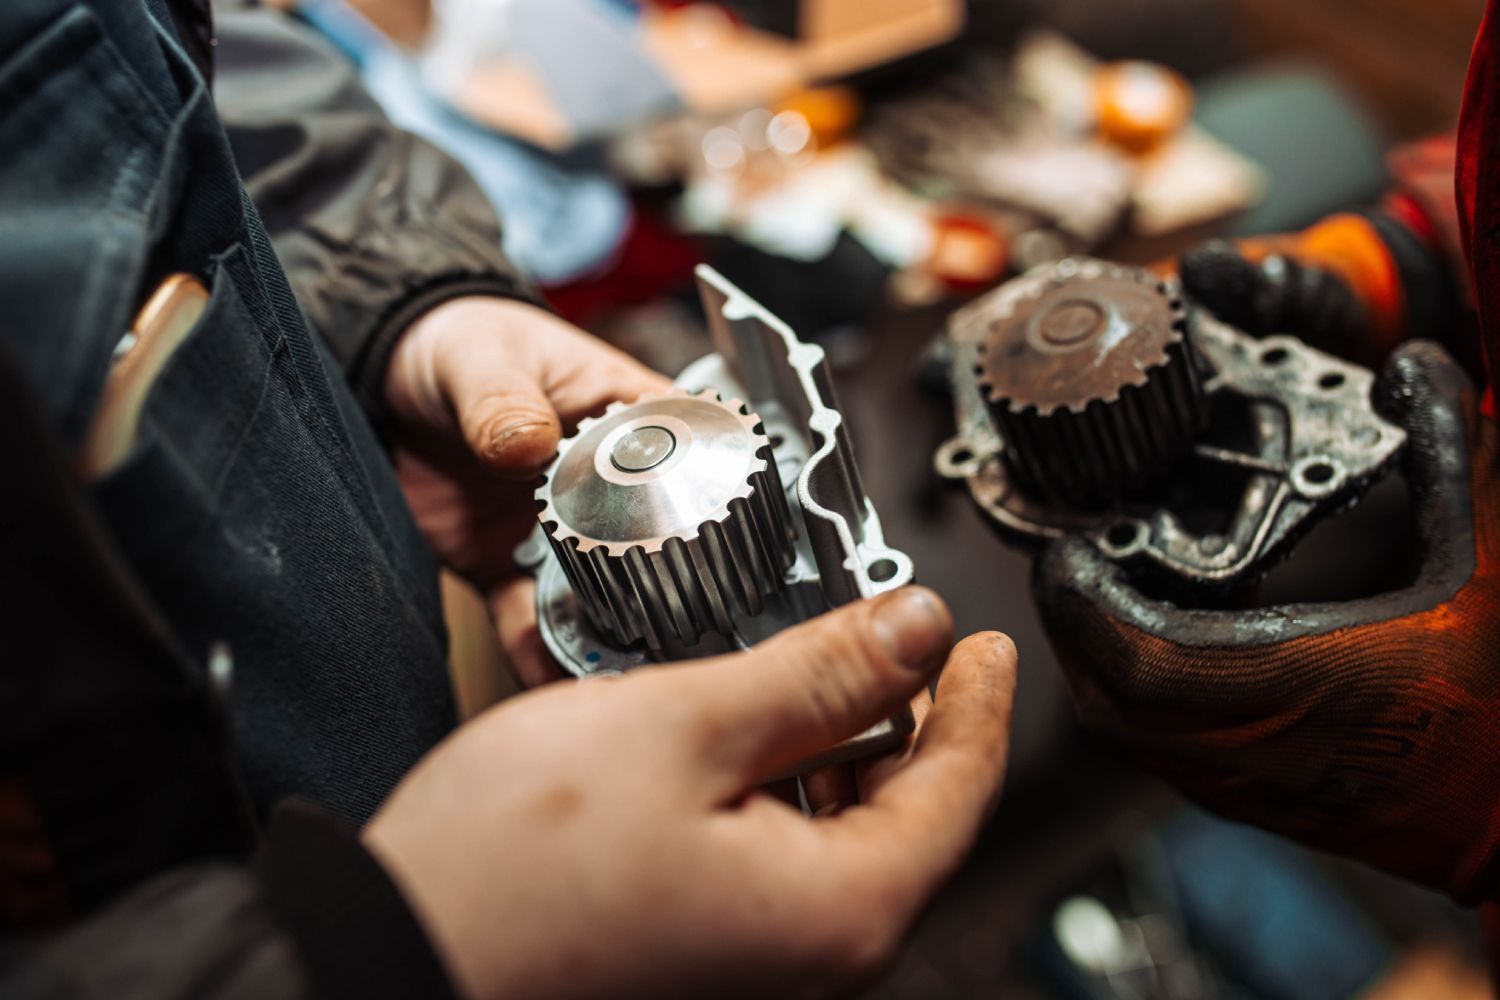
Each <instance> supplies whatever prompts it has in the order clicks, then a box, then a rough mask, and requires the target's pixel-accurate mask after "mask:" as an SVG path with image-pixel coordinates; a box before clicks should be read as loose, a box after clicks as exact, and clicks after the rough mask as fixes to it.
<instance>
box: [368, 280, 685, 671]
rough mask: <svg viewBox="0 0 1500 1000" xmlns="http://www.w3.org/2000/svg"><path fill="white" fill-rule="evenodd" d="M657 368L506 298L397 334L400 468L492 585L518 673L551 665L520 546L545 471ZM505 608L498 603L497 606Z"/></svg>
mask: <svg viewBox="0 0 1500 1000" xmlns="http://www.w3.org/2000/svg"><path fill="white" fill-rule="evenodd" d="M669 384H670V383H669V381H668V380H667V379H666V378H665V377H663V376H662V375H659V374H657V373H656V372H653V371H651V370H650V369H648V368H645V367H644V366H642V365H641V364H639V363H637V362H636V361H634V360H632V359H631V358H630V357H629V356H627V355H625V354H623V353H621V352H620V351H617V350H615V349H614V348H612V347H610V346H609V345H607V344H605V343H603V342H602V341H599V340H596V339H595V338H593V337H591V336H589V335H588V334H586V333H584V332H583V331H582V330H579V329H577V328H576V327H573V326H571V325H569V324H568V323H565V322H563V321H562V320H560V319H558V318H557V317H555V316H553V315H551V314H550V313H548V312H546V311H544V310H542V309H539V308H537V307H536V306H533V305H528V304H527V303H524V302H516V301H511V300H508V299H499V298H484V297H473V298H461V299H454V300H452V301H449V302H446V303H444V304H442V305H440V306H438V307H437V308H436V309H434V310H432V311H431V312H429V313H428V314H427V315H426V316H424V317H423V318H422V319H420V320H418V321H417V322H416V323H415V324H413V325H412V327H411V329H410V330H408V331H407V332H406V334H405V335H404V336H403V337H402V338H401V341H400V342H399V343H398V344H397V345H396V350H395V352H394V353H393V355H392V357H391V364H390V368H389V370H388V373H387V376H386V398H387V401H388V402H389V404H390V409H391V413H392V416H393V418H394V422H395V427H396V451H395V465H396V474H397V476H398V478H399V479H400V482H401V488H402V491H403V492H404V494H405V496H406V500H407V503H408V504H409V505H410V507H411V509H412V511H413V513H414V515H415V516H416V520H417V524H418V526H419V527H420V528H421V529H422V533H423V535H424V536H425V537H426V538H427V540H428V543H429V544H431V545H432V547H433V549H434V550H435V551H436V552H437V554H438V557H439V558H440V559H442V561H443V564H444V565H446V566H447V567H449V568H450V569H452V570H454V571H455V572H457V573H458V574H459V575H461V576H463V577H464V578H466V579H467V580H468V581H469V582H470V583H472V584H473V585H474V586H475V587H476V588H478V589H479V591H480V592H481V593H482V594H484V595H485V597H486V599H487V600H488V601H489V603H490V608H491V611H492V612H494V613H495V616H496V618H497V620H499V621H500V622H501V623H502V627H501V643H502V645H503V646H505V647H506V651H507V652H508V653H509V654H510V655H511V659H512V661H513V663H514V664H515V666H516V670H517V672H518V673H519V674H520V675H521V679H522V680H523V681H524V682H525V683H527V684H528V685H529V686H534V685H536V684H538V683H540V682H541V681H543V680H545V679H549V678H550V677H552V676H554V671H553V668H552V667H551V665H550V663H549V661H547V659H546V656H545V653H544V652H543V651H542V648H541V644H540V642H538V641H537V639H536V623H535V609H534V607H533V602H532V600H531V598H530V595H531V591H530V590H529V588H527V586H526V584H527V583H529V581H527V580H525V579H524V578H521V577H518V575H517V573H516V569H515V565H514V562H513V559H512V553H513V552H514V551H515V548H516V546H517V545H518V544H520V543H521V541H522V540H523V539H525V537H526V535H527V534H528V533H529V532H530V531H531V529H532V528H533V527H534V526H535V524H536V508H535V506H534V505H533V504H532V494H533V492H534V490H535V486H536V479H537V476H538V475H539V474H540V473H541V471H542V470H543V469H545V468H546V465H547V463H548V462H549V461H550V460H551V458H552V456H553V454H554V453H555V452H556V451H557V443H558V440H559V439H560V438H561V436H562V435H563V434H565V433H568V432H570V431H571V430H572V429H573V428H574V427H575V426H576V425H577V423H578V421H579V420H580V419H581V418H583V417H586V416H588V415H590V414H593V413H597V412H598V411H600V410H602V409H603V408H604V407H605V406H606V405H607V404H609V403H611V402H613V401H615V400H617V399H625V400H633V399H635V398H636V397H638V396H640V395H641V394H642V393H646V392H656V391H661V390H663V389H665V388H667V386H668V385H669ZM502 606H503V608H504V613H503V614H501V608H502Z"/></svg>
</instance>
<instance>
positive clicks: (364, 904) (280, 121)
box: [0, 0, 523, 996]
mask: <svg viewBox="0 0 1500 1000" xmlns="http://www.w3.org/2000/svg"><path fill="white" fill-rule="evenodd" d="M219 34H220V38H219V45H218V47H217V61H218V62H219V64H220V65H219V67H218V83H217V86H218V88H219V90H218V97H219V99H220V100H219V103H220V108H218V109H216V107H215V101H214V99H213V94H211V92H210V85H209V82H208V79H207V75H208V71H209V67H210V65H211V63H212V62H213V60H214V49H213V47H212V45H211V44H210V40H211V38H212V35H211V29H210V27H209V22H208V18H207V9H206V6H204V5H202V4H201V3H199V2H195V0H4V3H3V4H0V427H4V428H5V431H4V434H5V437H4V438H3V439H0V441H3V442H4V443H3V444H0V448H3V449H4V451H3V454H4V461H5V466H4V467H5V468H6V470H7V471H6V483H5V487H4V489H0V496H3V499H0V540H3V546H0V616H3V621H4V623H5V624H6V626H8V627H7V628H6V632H7V634H8V636H9V640H10V641H9V642H8V649H9V652H8V653H7V654H6V655H5V662H4V667H3V668H0V930H3V931H4V932H5V938H4V943H3V945H0V994H3V995H6V996H10V995H15V994H16V993H21V994H31V993H50V992H59V993H62V992H66V993H69V995H73V994H74V993H83V994H89V993H91V992H100V993H107V994H109V995H112V996H113V995H121V993H122V992H123V993H130V992H138V993H142V994H147V995H152V996H164V995H171V994H174V993H179V992H184V993H186V992H191V993H197V992H203V991H205V990H206V989H208V988H209V987H212V988H213V989H217V990H220V991H222V992H229V993H233V992H242V993H246V994H247V995H250V994H253V995H258V996H265V995H296V994H297V993H299V992H305V991H307V990H309V989H311V988H313V987H319V988H323V989H324V990H325V991H326V990H327V989H328V988H331V987H334V986H336V987H337V989H338V991H339V992H344V991H346V990H349V989H355V991H356V992H359V993H360V994H361V995H376V994H388V993H390V992H392V991H394V992H398V993H399V992H401V991H402V990H403V989H405V988H407V987H410V986H412V985H413V984H420V989H419V990H418V992H428V993H430V992H431V991H432V990H434V989H440V988H445V987H444V985H443V978H442V973H441V970H440V969H439V968H438V966H437V963H436V960H435V959H434V958H433V956H432V952H431V950H430V948H428V947H427V945H426V943H425V941H423V940H422V938H421V936H420V933H419V932H418V931H417V927H416V923H415V921H414V920H413V919H412V918H411V915H410V914H409V913H408V912H407V911H406V910H405V908H404V906H403V905H402V904H401V901H400V897H399V894H398V893H396V891H395V889H394V888H393V887H392V886H391V885H390V883H389V882H388V881H387V880H386V879H385V878H384V876H383V874H382V873H381V872H380V870H379V868H378V866H377V865H375V864H374V862H373V861H372V860H371V859H369V858H368V857H367V856H366V855H364V854H363V852H361V851H360V850H359V848H358V846H357V844H356V842H355V841H354V840H353V838H352V836H350V835H349V834H348V833H347V832H346V830H345V829H344V828H343V827H342V826H340V825H339V824H337V823H336V822H335V821H334V820H333V819H331V818H330V816H329V814H336V815H339V816H342V817H344V818H346V819H347V820H350V821H356V822H357V821H362V820H364V819H365V818H367V817H368V816H369V815H370V814H371V812H373V810H374V809H375V808H376V807H377V806H378V805H379V803H380V802H381V800H382V799H383V798H384V797H385V795H386V794H387V793H388V792H389V790H390V789H391V788H392V786H393V785H394V784H395V782H396V781H397V780H398V779H399V778H400V777H401V776H402V774H403V773H404V772H405V771H406V770H407V769H408V768H409V767H410V766H411V765H412V764H413V763H414V762H415V761H416V760H417V758H418V757H420V756H421V755H422V754H423V753H424V752H425V751H426V750H427V749H428V748H429V747H430V746H431V745H432V744H433V743H435V742H436V741H437V740H438V739H440V738H441V737H442V736H443V735H444V734H445V733H446V732H447V731H448V730H449V729H450V728H451V726H452V725H453V722H454V711H453V701H452V696H451V689H450V686H449V680H448V676H447V670H446V639H445V636H444V633H443V628H442V624H441V616H440V613H439V611H440V609H439V603H438V591H437V581H436V566H435V562H434V559H433V557H432V555H431V553H430V552H429V551H428V550H427V548H426V546H425V545H424V543H423V541H422V539H421V537H420V535H419V533H418V531H417V529H416V526H415V524H414V523H413V521H412V518H411V516H410V513H409V511H408V510H407V509H406V507H405V505H404V503H403V501H402V497H401V494H400V491H399V489H398V487H397V484H396V482H395V479H394V476H393V474H392V472H391V469H390V466H389V463H388V461H387V458H386V456H385V454H384V452H383V450H382V448H381V446H380V444H379V441H378V439H377V435H376V433H375V431H374V429H373V425H374V424H375V423H378V421H379V420H380V412H379V402H380V387H381V385H382V382H383V377H384V369H385V363H386V360H387V358H388V356H389V352H390V350H391V348H392V346H393V345H394V343H395V340H396V338H397V337H398V336H399V335H400V333H401V332H402V331H403V330H404V329H405V327H406V326H407V325H408V324H409V322H410V320H411V319H412V318H414V317H415V316H417V315H419V314H421V313H422V312H423V311H425V310H426V309H429V308H431V307H432V306H433V305H435V304H437V303H438V302H440V301H442V300H444V299H446V298H449V297H452V296H456V295H462V294H470V293H489V294H500V295H516V294H522V293H523V287H522V285H521V284H520V282H519V281H518V280H517V279H516V278H515V276H514V275H513V273H512V272H511V270H510V268H509V267H508V265H507V264H506V262H505V260H504V259H503V257H502V256H501V255H500V251H499V243H500V233H499V227H498V223H497V221H496V220H495V219H494V217H493V214H492V213H491V212H490V210H489V207H488V205H487V203H486V202H485V201H484V199H483V197H482V196H481V195H480V194H479V192H478V191H477V189H475V188H474V186H473V185H472V183H471V182H470V181H469V179H468V178H467V177H466V176H465V175H464V174H463V172H462V171H461V170H460V169H459V168H457V167H456V165H454V164H453V163H452V162H451V161H449V160H448V159H447V158H446V157H444V156H442V155H441V154H440V153H438V152H437V151H436V150H434V149H433V148H432V147H430V146H427V145H425V144H423V143H421V142H420V141H418V140H416V139H413V138H411V137H410V136H406V135H404V134H402V133H400V132H397V131H395V130H394V129H392V128H391V127H390V126H389V124H388V123H387V122H385V120H384V119H383V118H382V117H381V116H380V115H379V113H378V111H377V109H376V108H375V107H374V106H373V104H372V103H371V102H370V100H369V98H368V97H366V96H365V95H364V94H363V93H362V92H361V91H360V90H359V88H358V86H357V83H356V81H355V78H354V75H353V73H352V72H351V70H350V68H349V67H348V66H346V65H344V64H343V62H342V61H341V60H340V59H339V58H338V57H337V56H336V55H335V54H333V53H332V52H331V50H329V49H328V48H326V47H325V46H324V45H322V44H321V43H320V42H319V41H318V40H316V39H315V38H313V37H310V36H309V35H308V34H307V33H306V32H305V31H304V30H303V29H302V28H300V27H299V26H298V25H296V23H295V22H292V21H290V20H288V19H286V18H283V17H282V16H280V15H278V14H275V13H273V12H269V11H259V10H250V11H238V10H237V11H233V12H226V13H225V14H224V16H222V17H221V19H220V25H219ZM221 113H222V120H221ZM226 125H227V128H226ZM242 177H243V183H242ZM283 265H284V266H283ZM176 272H188V273H191V274H194V275H196V276H198V277H199V278H200V279H201V280H202V281H203V282H204V284H205V285H206V286H208V287H209V289H210V290H211V300H210V303H209V306H208V308H207V311H206V313H205V315H204V316H203V318H202V319H201V320H200V321H199V322H198V323H197V324H196V326H195V328H194V329H193V331H192V332H191V333H190V334H189V337H188V339H187V340H186V341H185V343H184V344H183V345H182V347H181V348H179V349H178V350H177V352H176V353H175V354H174V355H173V357H172V358H171V360H170V361H169V363H168V365H167V367H166V368H165V369H164V371H163V372H162V373H161V375H160V376H159V377H158V379H157V381H156V382H155V383H154V385H153V387H152V389H151V391H150V395H149V396H148V398H147V402H146V404H145V411H144V414H143V417H142V421H141V430H140V434H139V438H138V441H137V443H136V445H135V447H134V449H133V451H132V452H131V453H130V455H129V457H128V458H127V459H126V461H125V462H124V464H123V465H122V466H120V467H119V468H117V469H116V470H115V471H113V472H111V473H110V474H109V475H108V476H107V477H106V478H105V479H103V480H102V481H100V482H98V483H96V484H93V485H91V486H88V487H84V486H82V485H80V483H79V482H78V480H77V477H76V476H74V475H73V474H72V473H71V471H70V463H71V461H72V458H73V456H74V454H75V452H76V450H77V448H78V446H79V444H80V441H81V440H82V437H83V435H84V433H85V431H86V429H87V427H88V425H89V419H90V416H91V413H92V410H93V407H94V404H95V402H96V400H97V399H98V395H99V392H100V388H101V386H102V384H103V381H104V379H105V377H106V374H107V372H108V370H109V365H110V359H111V355H112V352H113V351H114V350H115V347H116V345H117V344H118V343H119V341H120V339H121V336H122V335H123V333H124V332H125V331H126V329H127V328H128V326H129V324H130V322H131V318H132V316H133V315H134V314H135V312H136V310H138V309H139V307H140V306H141V304H142V303H143V301H144V299H145V298H146V297H147V296H148V295H149V293H150V292H151V291H152V289H154V288H155V286H156V285H157V283H159V282H160V280H161V279H162V278H164V277H165V276H167V275H169V274H172V273H176ZM211 650H218V651H219V652H218V653H217V654H216V660H215V662H216V664H217V667H218V669H216V670H213V671H211V670H210V669H209V667H208V663H209V660H210V651H211ZM230 665H232V668H231V669H224V668H225V667H228V666H230ZM288 796H296V797H298V798H300V799H304V800H309V801H311V802H313V803H318V804H319V805H320V806H321V807H323V809H324V810H326V812H324V813H318V812H313V811H310V810H307V809H297V810H293V811H291V812H290V813H288V814H287V815H285V816H283V817H282V818H281V819H279V820H278V821H276V822H274V823H273V824H272V825H271V830H270V834H269V837H268V838H267V837H263V836H262V834H261V831H262V830H263V828H264V827H263V821H264V819H265V818H266V817H267V815H268V814H269V813H270V811H271V808H272V806H273V804H275V803H276V802H277V801H279V800H282V799H284V798H286V797H288ZM267 840H268V841H269V847H264V846H262V855H261V861H260V862H259V866H258V867H255V868H252V867H250V866H248V865H247V864H246V862H247V859H248V858H249V857H250V854H251V852H252V851H254V850H255V849H256V848H257V845H264V844H265V842H266V841H267ZM38 931H46V932H47V933H44V934H42V935H41V936H36V932H38ZM354 953H358V958H357V959H354V958H351V956H352V955H353V954H354Z"/></svg>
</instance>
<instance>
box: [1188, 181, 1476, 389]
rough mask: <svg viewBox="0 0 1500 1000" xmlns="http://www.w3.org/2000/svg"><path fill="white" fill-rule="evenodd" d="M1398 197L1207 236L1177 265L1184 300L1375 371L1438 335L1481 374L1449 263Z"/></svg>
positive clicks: (1239, 324)
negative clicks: (1254, 231)
mask: <svg viewBox="0 0 1500 1000" xmlns="http://www.w3.org/2000/svg"><path fill="white" fill-rule="evenodd" d="M1450 176H1451V173H1450ZM1450 183H1451V182H1450ZM1402 204H1405V202H1400V201H1397V200H1395V199H1392V200H1391V202H1390V204H1389V205H1388V207H1382V208H1373V209H1370V210H1369V211H1366V212H1361V213H1354V212H1343V213H1339V214H1337V215H1331V216H1329V217H1327V218H1325V219H1323V220H1322V221H1321V222H1318V223H1317V224H1316V225H1313V226H1310V227H1309V228H1307V229H1304V230H1302V231H1300V232H1296V233H1286V234H1280V235H1273V236H1260V237H1254V238H1249V239H1240V240H1234V241H1230V240H1223V239H1217V240H1209V241H1208V242H1206V243H1203V244H1200V245H1199V246H1197V247H1195V248H1194V249H1192V250H1189V251H1188V252H1187V253H1185V254H1184V255H1183V256H1182V259H1181V260H1180V261H1179V262H1177V264H1176V266H1175V270H1177V272H1178V274H1179V275H1180V277H1181V280H1182V287H1183V290H1184V291H1185V292H1187V294H1188V297H1189V298H1191V299H1192V300H1193V301H1194V302H1195V303H1197V304H1198V305H1199V306H1201V307H1203V308H1206V309H1207V310H1208V311H1209V312H1211V313H1213V314H1214V315H1215V316H1216V317H1218V318H1219V319H1221V320H1223V321H1224V322H1226V323H1228V324H1229V325H1231V326H1233V327H1236V328H1238V329H1240V330H1243V331H1245V332H1246V333H1250V334H1254V335H1256V336H1261V335H1264V334H1270V333H1278V334H1280V333H1291V334H1294V335H1296V336H1297V337H1300V338H1301V339H1302V340H1304V341H1306V342H1307V343H1308V344H1310V345H1312V346H1313V347H1316V348H1318V349H1319V350H1323V351H1328V352H1329V353H1331V354H1336V355H1338V356H1340V357H1343V358H1347V359H1349V360H1351V361H1354V362H1356V363H1358V364H1361V365H1364V366H1365V367H1367V368H1375V369H1378V368H1379V367H1380V366H1381V364H1383V363H1384V361H1385V359H1386V357H1388V356H1389V354H1390V352H1391V351H1392V350H1394V349H1395V348H1396V347H1397V346H1398V345H1399V344H1401V343H1403V342H1405V341H1406V340H1407V339H1409V338H1411V337H1413V336H1422V337H1441V338H1442V340H1441V342H1442V344H1443V346H1444V347H1445V348H1446V349H1447V350H1449V351H1450V352H1451V353H1454V354H1456V355H1457V356H1458V357H1459V361H1460V362H1461V363H1463V364H1464V365H1465V366H1467V367H1468V370H1469V371H1471V372H1477V371H1479V370H1480V369H1479V367H1478V364H1477V362H1478V354H1477V352H1476V351H1474V349H1473V344H1474V338H1473V336H1472V331H1471V330H1469V329H1468V328H1467V327H1466V325H1465V324H1464V323H1462V322H1460V319H1461V314H1462V312H1463V310H1462V309H1461V307H1460V303H1459V296H1458V295H1457V293H1456V285H1457V283H1456V282H1455V280H1454V272H1453V269H1452V267H1451V266H1450V263H1449V262H1448V261H1447V259H1446V256H1445V253H1444V251H1443V250H1442V249H1441V248H1440V243H1439V241H1438V240H1437V238H1436V236H1435V235H1432V234H1426V235H1424V234H1423V233H1422V232H1420V229H1421V228H1422V225H1421V223H1420V221H1417V217H1416V216H1415V213H1414V212H1413V211H1404V212H1403V211H1401V210H1400V209H1399V206H1400V205H1402ZM1163 269H1164V270H1168V271H1170V270H1173V269H1174V268H1173V266H1172V265H1166V266H1165V267H1164V268H1163Z"/></svg>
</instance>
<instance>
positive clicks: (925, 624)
mask: <svg viewBox="0 0 1500 1000" xmlns="http://www.w3.org/2000/svg"><path fill="white" fill-rule="evenodd" d="M874 616H875V622H874V628H875V636H876V638H878V639H879V640H880V643H881V644H882V645H883V646H885V648H886V651H887V652H888V653H890V656H891V659H893V660H895V661H896V662H897V663H899V664H901V665H902V666H904V667H908V668H910V669H912V670H919V669H922V668H925V667H926V666H927V665H928V662H929V661H930V660H931V659H932V658H933V656H935V655H937V654H939V653H943V652H947V647H948V645H949V643H950V640H951V639H952V631H953V627H952V624H951V623H950V621H949V618H948V614H947V612H946V611H944V610H943V607H942V605H941V604H940V603H939V602H938V600H937V598H936V597H935V596H933V594H932V592H931V591H929V590H926V589H924V588H922V587H906V588H903V589H901V590H898V591H896V592H895V593H893V594H888V595H886V596H885V597H882V598H881V599H880V601H879V602H878V603H877V604H876V605H875V608H874Z"/></svg>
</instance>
